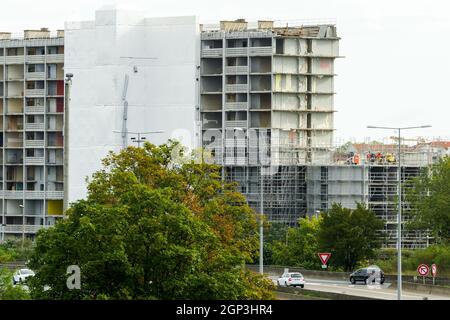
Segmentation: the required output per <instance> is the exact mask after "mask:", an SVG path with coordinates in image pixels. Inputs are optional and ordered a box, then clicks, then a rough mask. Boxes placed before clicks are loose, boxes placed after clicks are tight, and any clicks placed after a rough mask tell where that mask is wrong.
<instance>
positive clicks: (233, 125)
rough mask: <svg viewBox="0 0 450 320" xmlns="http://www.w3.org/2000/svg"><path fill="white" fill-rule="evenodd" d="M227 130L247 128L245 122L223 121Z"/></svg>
mask: <svg viewBox="0 0 450 320" xmlns="http://www.w3.org/2000/svg"><path fill="white" fill-rule="evenodd" d="M225 127H227V128H247V120H228V121H225Z"/></svg>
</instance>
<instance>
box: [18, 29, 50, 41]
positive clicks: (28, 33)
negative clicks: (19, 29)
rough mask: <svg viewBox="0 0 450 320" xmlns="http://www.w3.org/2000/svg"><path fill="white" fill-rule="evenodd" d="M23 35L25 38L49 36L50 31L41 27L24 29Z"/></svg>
mask: <svg viewBox="0 0 450 320" xmlns="http://www.w3.org/2000/svg"><path fill="white" fill-rule="evenodd" d="M23 35H24V38H25V39H42V38H50V31H49V30H48V29H47V28H41V30H24V31H23Z"/></svg>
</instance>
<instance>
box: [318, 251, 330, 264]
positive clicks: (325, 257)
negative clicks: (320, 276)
mask: <svg viewBox="0 0 450 320" xmlns="http://www.w3.org/2000/svg"><path fill="white" fill-rule="evenodd" d="M330 257H331V253H319V258H320V261H322V264H323V265H327V262H328V259H330Z"/></svg>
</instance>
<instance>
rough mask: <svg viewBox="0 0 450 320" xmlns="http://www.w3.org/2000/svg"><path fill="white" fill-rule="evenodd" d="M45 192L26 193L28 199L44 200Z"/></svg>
mask: <svg viewBox="0 0 450 320" xmlns="http://www.w3.org/2000/svg"><path fill="white" fill-rule="evenodd" d="M44 197H45V191H28V190H27V191H25V198H26V199H44Z"/></svg>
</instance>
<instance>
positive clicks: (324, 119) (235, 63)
mask: <svg viewBox="0 0 450 320" xmlns="http://www.w3.org/2000/svg"><path fill="white" fill-rule="evenodd" d="M200 29H201V51H200V52H201V62H200V73H201V74H200V86H199V88H200V118H201V120H202V122H201V131H202V145H203V147H204V148H205V149H207V150H210V152H211V154H212V155H213V157H214V160H215V162H216V163H218V164H221V165H222V166H223V175H224V177H225V178H226V179H228V180H230V181H237V182H238V183H239V189H240V191H241V192H242V193H244V194H245V195H246V197H247V200H248V202H249V204H250V205H251V206H252V207H253V208H255V210H256V211H258V212H261V211H263V213H264V214H265V215H266V216H267V218H268V220H269V221H271V222H279V223H285V224H290V225H294V224H296V223H297V221H298V219H299V218H300V217H304V216H307V215H308V216H311V215H314V214H316V213H318V212H320V211H326V210H328V209H329V208H330V207H331V206H332V204H333V203H341V204H342V205H344V206H345V207H350V208H355V207H356V202H362V203H365V204H366V205H367V206H368V207H369V208H371V209H372V210H373V211H374V212H375V213H376V215H377V216H378V217H380V218H381V219H383V220H384V221H385V228H384V230H380V231H383V232H382V233H380V235H381V236H382V237H383V238H384V245H385V246H387V247H389V246H395V243H396V237H397V235H396V224H397V220H396V219H397V205H396V195H397V178H398V169H397V166H396V160H395V157H397V155H396V154H395V152H391V153H389V152H388V151H387V150H381V152H379V154H380V155H383V159H381V158H380V159H378V158H376V157H374V158H373V161H372V159H371V158H366V154H369V155H372V154H373V155H374V156H375V154H374V153H372V151H374V150H373V148H372V151H371V149H370V146H369V148H368V149H367V150H365V151H364V152H360V153H359V154H358V153H356V154H355V153H354V154H344V155H343V156H344V158H343V159H339V157H338V156H339V152H338V151H337V150H336V148H335V146H333V130H334V127H333V113H334V112H335V109H334V78H335V72H334V62H335V59H336V58H339V39H340V38H339V37H338V35H337V30H336V26H335V25H334V24H326V23H325V24H311V25H310V24H295V23H293V24H286V23H284V24H278V25H277V24H276V23H274V22H272V21H258V22H257V23H248V22H246V21H245V20H243V19H239V20H236V21H222V22H221V23H220V25H216V26H211V25H208V26H201V28H200ZM403 149H404V147H403ZM389 151H390V150H389ZM407 151H408V150H402V153H405V154H404V155H403V157H404V158H405V159H403V161H404V164H405V165H404V166H403V167H402V172H401V179H402V181H403V182H404V183H405V185H404V186H406V185H407V184H406V182H407V181H409V179H410V178H411V177H414V176H417V175H418V174H419V173H420V168H421V167H423V166H425V165H428V164H430V163H431V162H432V161H433V159H434V160H435V159H436V157H435V158H432V156H431V154H430V153H429V152H427V153H426V154H425V153H424V152H417V151H414V152H407ZM394 154H395V155H394ZM386 155H389V156H388V157H387V158H385V156H386ZM357 156H358V157H364V159H361V160H359V159H358V161H357V162H355V159H356V157H357ZM341 158H342V157H341ZM403 210H404V211H405V215H404V221H405V220H406V219H408V215H407V212H408V210H409V208H408V205H407V204H405V205H404V208H403ZM404 221H403V222H404ZM403 237H404V239H403V245H404V246H405V247H423V246H426V245H428V243H429V238H428V236H427V235H426V234H421V233H418V232H404V234H403Z"/></svg>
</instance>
